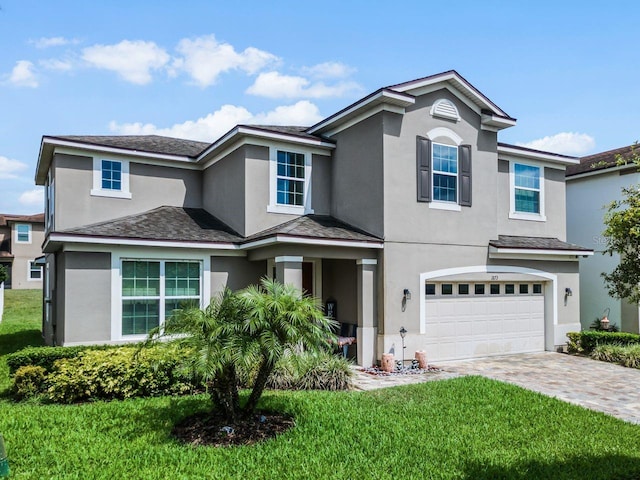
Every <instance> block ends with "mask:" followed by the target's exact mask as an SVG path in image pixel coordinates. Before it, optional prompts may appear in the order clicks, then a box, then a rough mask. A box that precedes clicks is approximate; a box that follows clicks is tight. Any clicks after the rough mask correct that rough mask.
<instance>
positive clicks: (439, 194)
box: [432, 142, 458, 203]
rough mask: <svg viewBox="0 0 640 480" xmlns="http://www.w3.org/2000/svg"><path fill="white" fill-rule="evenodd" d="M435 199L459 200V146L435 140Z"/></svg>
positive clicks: (433, 154) (444, 200)
mask: <svg viewBox="0 0 640 480" xmlns="http://www.w3.org/2000/svg"><path fill="white" fill-rule="evenodd" d="M432 165H433V174H432V175H433V200H434V201H436V202H453V203H457V202H458V148H457V147H452V146H450V145H443V144H441V143H435V142H433V148H432Z"/></svg>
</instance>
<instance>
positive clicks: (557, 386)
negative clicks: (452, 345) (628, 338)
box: [438, 352, 640, 424]
mask: <svg viewBox="0 0 640 480" xmlns="http://www.w3.org/2000/svg"><path fill="white" fill-rule="evenodd" d="M438 366H439V367H440V368H442V369H443V370H444V371H445V372H448V373H450V374H459V375H482V376H485V377H488V378H493V379H496V380H502V381H504V382H509V383H513V384H516V385H519V386H521V387H524V388H527V389H529V390H534V391H536V392H540V393H543V394H545V395H549V396H552V397H556V398H559V399H560V400H565V401H567V402H571V403H575V404H577V405H582V406H583V407H586V408H590V409H592V410H598V411H601V412H604V413H607V414H609V415H613V416H614V417H618V418H621V419H622V420H626V421H628V422H632V423H638V424H640V369H635V368H626V367H622V366H620V365H615V364H611V363H606V362H599V361H595V360H591V359H588V358H583V357H575V356H573V355H566V354H562V353H553V352H543V353H526V354H518V355H508V356H501V357H490V358H483V359H474V360H465V361H454V362H442V363H440V364H438Z"/></svg>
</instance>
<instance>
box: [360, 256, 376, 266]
mask: <svg viewBox="0 0 640 480" xmlns="http://www.w3.org/2000/svg"><path fill="white" fill-rule="evenodd" d="M377 264H378V260H377V259H375V258H359V259H357V260H356V265H377Z"/></svg>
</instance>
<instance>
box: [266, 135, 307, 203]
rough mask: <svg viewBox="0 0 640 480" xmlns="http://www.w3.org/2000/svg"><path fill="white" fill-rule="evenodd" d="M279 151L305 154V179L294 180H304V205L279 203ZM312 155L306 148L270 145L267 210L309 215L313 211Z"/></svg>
mask: <svg viewBox="0 0 640 480" xmlns="http://www.w3.org/2000/svg"><path fill="white" fill-rule="evenodd" d="M278 152H285V153H293V154H297V155H304V179H297V180H293V181H302V182H303V187H302V188H303V190H302V198H303V202H302V205H288V204H280V203H278ZM311 157H312V155H311V154H310V153H309V152H308V151H305V150H296V149H292V148H290V147H289V146H286V147H280V146H277V145H276V146H270V147H269V204H268V205H267V212H269V213H286V214H292V215H307V214H310V213H313V209H312V208H311V195H312V194H311V175H312V171H311V170H312V159H311Z"/></svg>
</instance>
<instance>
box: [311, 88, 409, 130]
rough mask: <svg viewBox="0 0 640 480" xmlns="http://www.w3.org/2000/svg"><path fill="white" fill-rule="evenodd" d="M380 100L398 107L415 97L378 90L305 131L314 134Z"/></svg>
mask: <svg viewBox="0 0 640 480" xmlns="http://www.w3.org/2000/svg"><path fill="white" fill-rule="evenodd" d="M381 101H382V102H389V103H392V104H395V105H398V106H400V107H408V106H409V105H413V104H414V103H415V102H416V99H415V98H413V97H411V96H409V95H407V94H404V93H402V92H399V91H392V90H386V89H384V90H380V91H379V92H378V93H376V94H374V95H371V96H370V97H368V98H367V97H365V98H364V99H362V100H360V101H359V102H357V103H355V104H353V105H352V106H351V107H349V108H347V109H345V110H343V111H342V112H340V113H338V114H335V115H333V116H331V117H329V118H326V119H325V120H322V121H321V122H320V123H317V124H315V125H313V126H312V127H311V128H309V129H308V130H307V132H308V133H310V134H314V133H315V132H318V131H320V130H322V129H324V128H325V127H328V126H329V125H332V124H338V123H340V122H341V120H342V119H344V118H345V117H348V116H350V115H352V114H354V113H356V112H357V111H358V110H364V109H366V108H367V107H368V106H369V105H371V104H372V103H376V102H381Z"/></svg>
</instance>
